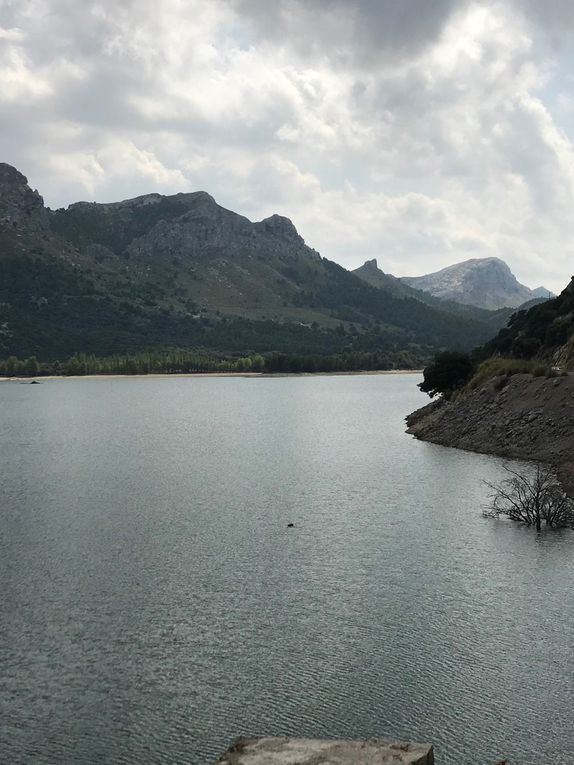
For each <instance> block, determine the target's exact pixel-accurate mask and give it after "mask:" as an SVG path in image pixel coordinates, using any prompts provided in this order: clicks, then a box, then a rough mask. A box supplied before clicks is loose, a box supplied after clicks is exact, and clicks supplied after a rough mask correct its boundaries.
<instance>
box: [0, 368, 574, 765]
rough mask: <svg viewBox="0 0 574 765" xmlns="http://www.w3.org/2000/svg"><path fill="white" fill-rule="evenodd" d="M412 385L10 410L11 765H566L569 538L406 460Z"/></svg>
mask: <svg viewBox="0 0 574 765" xmlns="http://www.w3.org/2000/svg"><path fill="white" fill-rule="evenodd" d="M417 381H418V378H417V377H416V376H412V375H400V376H361V377H307V378H293V377H289V378H276V379H265V378H262V379H252V378H251V379H240V378H195V379H181V378H179V379H178V378H164V379H120V380H83V381H71V380H55V381H47V382H45V383H44V384H42V385H41V386H29V385H21V384H17V383H2V384H0V465H1V474H0V481H1V492H0V496H1V509H0V611H1V622H0V762H2V763H7V764H8V765H18V764H20V763H25V764H26V765H28V764H29V763H33V764H34V765H36V764H39V765H48V764H50V765H62V764H63V763H74V765H75V764H76V763H79V764H80V765H85V764H87V763H134V764H135V763H158V764H162V765H163V764H164V763H194V764H195V763H198V764H203V763H209V762H211V761H212V760H214V759H216V755H218V753H219V752H220V751H221V750H223V749H225V747H226V746H227V744H228V742H229V741H230V739H232V738H233V737H234V736H236V735H239V734H295V735H305V736H329V737H370V736H380V735H390V736H399V737H405V738H410V739H414V740H422V741H426V740H430V741H433V742H434V743H435V746H436V751H437V761H438V763H439V764H445V765H461V764H464V765H466V764H467V763H468V764H469V765H480V764H482V763H484V764H485V765H488V764H492V763H494V761H495V759H496V757H497V756H502V755H504V756H507V757H508V758H509V759H510V761H511V763H512V764H513V765H518V764H520V765H546V763H553V764H554V765H556V764H557V763H558V764H559V765H560V764H563V765H572V763H573V762H574V754H573V753H574V725H573V724H572V723H573V716H574V713H573V711H572V702H573V699H574V652H573V650H572V649H573V645H574V613H573V605H574V596H573V586H572V582H573V581H574V535H573V534H572V533H570V532H563V533H560V532H559V533H550V534H542V535H540V536H537V535H536V534H535V533H533V532H531V531H528V530H525V529H522V528H519V527H515V526H511V525H509V524H506V523H504V522H498V521H493V520H486V519H484V518H483V517H482V515H481V507H482V505H483V504H484V501H485V489H484V487H483V485H482V484H481V480H482V479H484V478H486V479H489V480H498V479H499V478H500V476H501V472H502V469H501V462H500V461H499V460H497V459H494V458H489V457H484V456H480V455H475V454H468V453H464V452H458V451H455V450H452V449H445V448H441V447H438V446H433V445H429V444H424V443H419V442H417V441H415V440H413V439H412V438H411V437H410V436H408V435H406V434H405V433H404V423H403V418H404V416H405V415H406V414H407V413H408V412H409V411H411V410H412V409H414V408H416V407H417V406H420V405H421V404H423V403H424V401H425V399H424V398H423V397H422V395H421V394H420V393H419V392H418V390H417V388H416V382H417ZM288 522H294V523H295V528H293V529H288V528H287V523H288Z"/></svg>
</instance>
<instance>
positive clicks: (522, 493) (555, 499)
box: [484, 464, 574, 531]
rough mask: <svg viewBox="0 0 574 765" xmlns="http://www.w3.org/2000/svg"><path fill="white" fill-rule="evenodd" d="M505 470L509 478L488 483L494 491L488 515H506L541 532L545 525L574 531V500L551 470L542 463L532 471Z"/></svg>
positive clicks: (509, 468)
mask: <svg viewBox="0 0 574 765" xmlns="http://www.w3.org/2000/svg"><path fill="white" fill-rule="evenodd" d="M504 470H505V471H506V472H507V473H508V478H505V479H504V480H503V481H502V482H501V483H500V484H494V483H490V482H489V481H484V483H485V484H486V485H487V486H488V487H489V489H491V494H490V497H489V500H490V504H489V505H488V508H487V509H486V511H485V515H487V516H489V517H494V518H499V517H500V516H506V517H507V518H510V520H511V521H517V522H518V523H524V524H525V525H526V526H535V528H536V530H537V531H540V530H541V528H542V523H543V522H544V523H545V524H546V526H550V527H551V528H564V527H570V528H574V501H572V500H571V499H570V498H569V497H567V496H566V494H564V492H563V491H562V489H561V487H560V484H559V483H558V480H557V478H556V476H555V474H554V472H553V471H552V469H551V468H550V467H548V466H547V465H540V464H539V465H537V466H536V469H535V470H534V471H530V470H516V469H514V468H511V467H509V466H508V465H505V466H504Z"/></svg>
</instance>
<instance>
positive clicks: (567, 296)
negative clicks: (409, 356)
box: [420, 280, 574, 398]
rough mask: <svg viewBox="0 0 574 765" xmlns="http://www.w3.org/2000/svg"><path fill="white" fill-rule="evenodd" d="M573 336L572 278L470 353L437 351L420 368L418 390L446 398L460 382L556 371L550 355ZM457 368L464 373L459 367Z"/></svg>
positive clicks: (548, 374)
mask: <svg viewBox="0 0 574 765" xmlns="http://www.w3.org/2000/svg"><path fill="white" fill-rule="evenodd" d="M573 338H574V280H573V281H572V282H571V284H570V285H569V286H568V287H567V288H566V289H565V290H564V291H563V292H562V293H561V294H560V295H559V296H558V297H556V298H554V299H553V300H548V301H546V302H544V303H541V304H538V305H535V306H534V307H532V308H530V309H529V310H528V311H518V312H517V313H515V314H514V315H513V316H512V317H511V319H510V321H509V323H508V326H507V327H505V328H504V329H502V330H501V331H500V332H499V333H498V334H497V335H496V337H495V338H493V339H492V340H491V341H489V342H488V343H486V344H485V345H483V346H482V347H479V348H477V349H475V351H473V352H472V353H471V354H456V353H455V354H452V353H446V354H445V353H438V354H436V355H435V357H434V360H433V361H432V362H431V364H430V365H428V366H427V367H426V368H425V369H424V372H423V376H424V380H423V382H422V383H421V385H420V388H421V390H422V391H424V392H426V393H428V394H429V395H430V396H431V398H432V396H434V395H436V394H443V395H444V396H445V397H446V398H449V397H450V396H452V394H453V393H454V392H456V391H458V390H461V389H462V388H464V387H465V386H467V387H468V388H470V389H472V388H476V387H478V386H479V385H482V384H483V383H485V382H487V381H488V380H490V379H492V378H495V377H496V378H499V379H500V380H501V387H502V386H503V385H504V382H505V380H507V379H508V377H510V376H511V375H514V374H532V375H534V376H535V377H540V376H546V377H555V376H556V375H558V374H560V372H561V370H559V369H558V368H557V367H556V366H555V364H554V359H553V357H554V355H555V354H556V353H557V352H558V350H559V349H560V348H563V347H569V344H570V345H571V344H572V340H573ZM459 367H460V369H463V370H464V374H462V373H459Z"/></svg>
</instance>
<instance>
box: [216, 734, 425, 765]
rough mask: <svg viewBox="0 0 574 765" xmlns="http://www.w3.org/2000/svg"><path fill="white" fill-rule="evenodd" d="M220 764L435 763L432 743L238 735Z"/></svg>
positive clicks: (391, 764)
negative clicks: (244, 736) (243, 736)
mask: <svg viewBox="0 0 574 765" xmlns="http://www.w3.org/2000/svg"><path fill="white" fill-rule="evenodd" d="M218 762H219V765H351V764H353V765H434V755H433V748H432V746H431V745H430V744H412V743H408V742H406V741H393V740H392V739H369V740H367V741H335V740H326V739H314V738H239V739H237V741H235V742H234V743H233V744H232V745H231V746H230V747H229V749H228V750H227V752H225V754H224V755H223V756H222V757H221V758H220V759H219V761H218Z"/></svg>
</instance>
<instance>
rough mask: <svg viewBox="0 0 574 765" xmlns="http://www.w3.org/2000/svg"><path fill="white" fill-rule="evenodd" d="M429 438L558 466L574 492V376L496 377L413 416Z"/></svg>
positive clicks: (419, 433) (411, 421)
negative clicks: (506, 378) (547, 377)
mask: <svg viewBox="0 0 574 765" xmlns="http://www.w3.org/2000/svg"><path fill="white" fill-rule="evenodd" d="M407 425H408V430H407V432H408V433H412V434H413V435H414V436H416V437H417V438H420V439H422V440H423V441H431V442H432V443H435V444H442V445H444V446H455V447H457V448H459V449H468V450H470V451H475V452H483V453H485V454H496V455H499V456H501V457H513V458H517V459H526V460H539V461H542V462H548V463H551V464H553V465H555V466H556V468H557V472H558V475H559V477H560V480H561V481H562V484H563V486H564V488H565V490H566V491H567V492H568V494H570V496H574V376H572V375H569V376H568V377H555V378H550V379H546V378H545V377H532V376H531V375H513V376H512V377H510V378H509V379H508V381H505V380H503V379H502V378H500V377H498V378H494V379H493V380H490V381H489V382H488V383H486V384H485V385H483V386H481V387H479V388H476V389H475V390H472V391H468V392H465V393H464V394H461V395H459V396H458V397H456V398H454V399H453V400H452V401H442V400H440V401H433V402H431V403H430V404H428V405H427V406H425V407H423V408H422V409H418V410H417V411H416V412H413V413H412V414H410V415H409V416H408V417H407Z"/></svg>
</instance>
